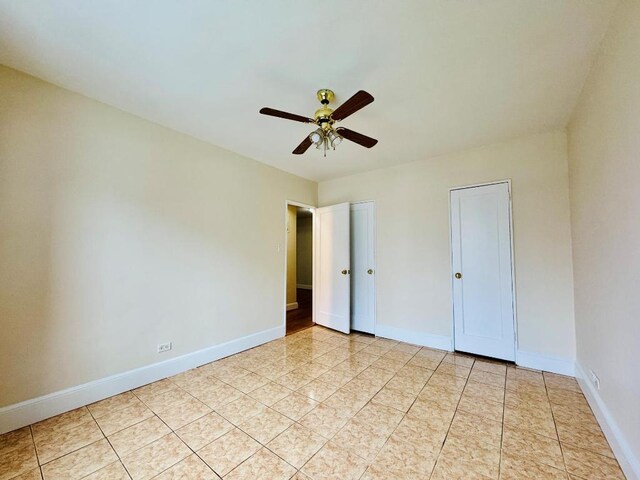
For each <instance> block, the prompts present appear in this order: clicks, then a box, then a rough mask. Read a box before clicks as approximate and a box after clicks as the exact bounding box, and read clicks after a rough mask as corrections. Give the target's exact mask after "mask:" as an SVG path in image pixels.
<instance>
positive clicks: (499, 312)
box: [451, 183, 515, 360]
mask: <svg viewBox="0 0 640 480" xmlns="http://www.w3.org/2000/svg"><path fill="white" fill-rule="evenodd" d="M451 245H452V264H453V272H452V275H453V280H452V281H453V316H454V337H455V340H454V343H455V349H456V350H460V351H463V352H469V353H476V354H479V355H485V356H487V357H494V358H500V359H504V360H515V333H514V331H515V329H514V315H513V311H514V307H513V287H512V285H513V279H512V265H511V261H512V259H511V208H510V199H509V184H508V183H498V184H494V185H485V186H480V187H471V188H463V189H460V190H452V191H451Z"/></svg>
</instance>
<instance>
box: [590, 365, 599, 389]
mask: <svg viewBox="0 0 640 480" xmlns="http://www.w3.org/2000/svg"><path fill="white" fill-rule="evenodd" d="M590 373H591V382H592V383H593V384H594V385H595V387H596V390H600V379H599V378H598V376H597V375H596V372H594V371H593V370H590Z"/></svg>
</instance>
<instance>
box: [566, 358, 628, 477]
mask: <svg viewBox="0 0 640 480" xmlns="http://www.w3.org/2000/svg"><path fill="white" fill-rule="evenodd" d="M576 378H577V380H578V383H580V387H581V388H582V391H583V392H584V396H585V397H586V398H587V401H588V402H589V405H590V406H591V409H592V410H593V413H594V414H595V416H596V418H597V419H598V423H599V424H600V426H601V427H602V432H603V433H604V436H605V437H607V440H608V441H609V445H611V449H612V450H613V453H614V454H615V456H616V459H617V460H618V463H619V464H620V468H622V471H623V472H624V474H625V475H626V477H627V480H640V459H639V458H638V457H637V456H636V454H635V453H634V452H633V450H632V448H631V446H630V445H629V442H627V440H626V438H625V436H624V434H623V433H622V430H620V427H618V424H617V423H616V421H615V420H614V418H613V416H612V415H611V412H610V411H609V408H608V407H607V405H606V404H605V403H604V400H602V397H601V396H600V393H598V390H596V389H595V387H594V386H593V384H592V383H591V381H590V380H589V377H588V376H587V373H586V372H585V371H584V369H583V368H582V367H581V366H580V364H579V363H578V362H576Z"/></svg>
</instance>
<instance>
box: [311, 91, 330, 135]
mask: <svg viewBox="0 0 640 480" xmlns="http://www.w3.org/2000/svg"><path fill="white" fill-rule="evenodd" d="M317 96H318V100H320V103H322V107H321V108H319V109H318V110H316V113H315V114H314V115H313V117H314V119H315V121H316V124H318V126H320V127H322V129H323V130H325V131H327V130H329V129H331V125H333V120H332V118H331V114H332V113H333V110H332V109H331V108H329V102H332V101H333V99H334V98H335V95H334V93H333V91H331V90H329V89H327V88H323V89H322V90H318V94H317Z"/></svg>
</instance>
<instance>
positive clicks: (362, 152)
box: [0, 0, 617, 180]
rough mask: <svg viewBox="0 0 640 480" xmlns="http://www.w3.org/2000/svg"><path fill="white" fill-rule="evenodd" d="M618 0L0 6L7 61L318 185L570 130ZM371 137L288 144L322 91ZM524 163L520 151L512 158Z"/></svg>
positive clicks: (115, 1) (0, 58)
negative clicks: (370, 144)
mask: <svg viewBox="0 0 640 480" xmlns="http://www.w3.org/2000/svg"><path fill="white" fill-rule="evenodd" d="M616 4H617V1H616V0H466V1H465V0H458V1H453V0H437V1H436V0H414V1H407V0H401V1H366V2H365V1H346V0H325V1H323V2H311V1H302V0H269V1H265V0H235V1H231V0H229V1H221V0H220V1H212V0H182V1H179V0H136V1H131V0H110V1H93V2H88V1H86V0H56V1H55V2H54V1H50V0H40V1H37V0H21V1H15V0H0V63H3V64H5V65H8V66H11V67H13V68H16V69H18V70H22V71H25V72H27V73H30V74H32V75H35V76H37V77H40V78H42V79H44V80H47V81H50V82H52V83H55V84H57V85H60V86H62V87H65V88H68V89H70V90H73V91H76V92H80V93H82V94H84V95H87V96H89V97H92V98H95V99H97V100H100V101H103V102H105V103H107V104H109V105H113V106H115V107H118V108H120V109H122V110H125V111H128V112H131V113H134V114H136V115H139V116H141V117H143V118H146V119H149V120H152V121H154V122H157V123H159V124H162V125H166V126H168V127H171V128H173V129H175V130H178V131H181V132H185V133H188V134H190V135H193V136H194V137H198V138H200V139H203V140H206V141H208V142H210V143H213V144H216V145H220V146H222V147H224V148H227V149H229V150H232V151H235V152H238V153H241V154H243V155H246V156H248V157H251V158H254V159H256V160H259V161H261V162H265V163H268V164H271V165H274V166H276V167H278V168H281V169H283V170H287V171H289V172H292V173H295V174H297V175H300V176H303V177H307V178H310V179H313V180H323V179H329V178H335V177H339V176H342V175H346V174H349V173H354V172H359V171H365V170H371V169H375V168H380V167H383V166H389V165H394V164H400V163H405V162H411V161H415V160H420V159H425V158H429V157H432V156H435V155H438V154H442V153H447V152H451V151H455V150H461V149H464V148H469V147H474V146H479V145H483V144H487V143H491V142H496V141H500V140H504V139H508V138H511V137H515V136H519V135H524V134H528V133H535V132H540V131H544V130H549V129H553V128H562V127H564V126H565V125H566V122H567V120H568V118H569V115H570V113H571V110H572V108H573V105H574V104H575V102H576V100H577V96H578V95H579V93H580V90H581V88H582V85H583V82H584V79H585V77H586V75H587V72H588V69H589V66H590V63H591V61H592V59H593V56H594V53H595V51H596V50H597V47H598V44H599V42H600V40H601V38H602V36H603V35H604V31H605V29H606V26H607V23H608V20H609V18H610V16H611V14H612V12H613V10H614V8H615V6H616ZM319 88H331V89H333V90H334V91H335V93H336V97H337V98H336V105H338V104H339V103H340V102H343V101H344V100H346V99H347V98H348V97H349V96H350V95H351V94H353V93H354V92H356V91H357V90H359V89H364V90H367V91H368V92H370V93H371V94H372V95H373V96H374V97H375V98H376V101H375V102H374V103H373V104H371V105H369V106H368V107H366V108H365V109H363V110H361V111H359V112H357V113H356V114H354V115H353V116H352V117H349V118H348V119H346V120H345V121H343V122H342V125H344V126H347V127H349V128H351V129H353V130H356V131H358V132H361V133H364V134H366V135H369V136H373V137H375V138H377V139H379V141H380V143H379V144H378V145H377V146H375V147H374V148H373V149H371V150H367V149H365V148H362V147H360V146H358V145H356V144H352V143H349V142H343V144H342V145H340V147H339V149H338V150H336V151H335V152H329V154H328V155H327V157H326V158H323V157H322V154H321V153H320V152H319V151H317V150H315V149H310V150H309V151H308V152H307V153H306V154H305V155H303V156H295V155H292V154H291V153H290V152H291V151H292V150H293V149H294V148H295V147H296V146H297V145H298V143H300V141H301V140H302V139H303V138H304V136H305V135H307V134H308V133H309V132H310V131H311V130H312V128H311V126H310V125H305V124H301V123H295V122H290V121H286V120H281V119H276V118H271V117H266V116H262V115H259V114H258V110H259V109H260V108H261V107H263V106H270V107H273V108H277V109H282V110H287V111H290V112H293V113H298V114H301V115H306V116H312V115H313V112H314V111H315V109H316V108H318V107H319V103H318V102H317V100H316V98H315V92H316V90H318V89H319ZM514 161H517V159H514Z"/></svg>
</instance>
